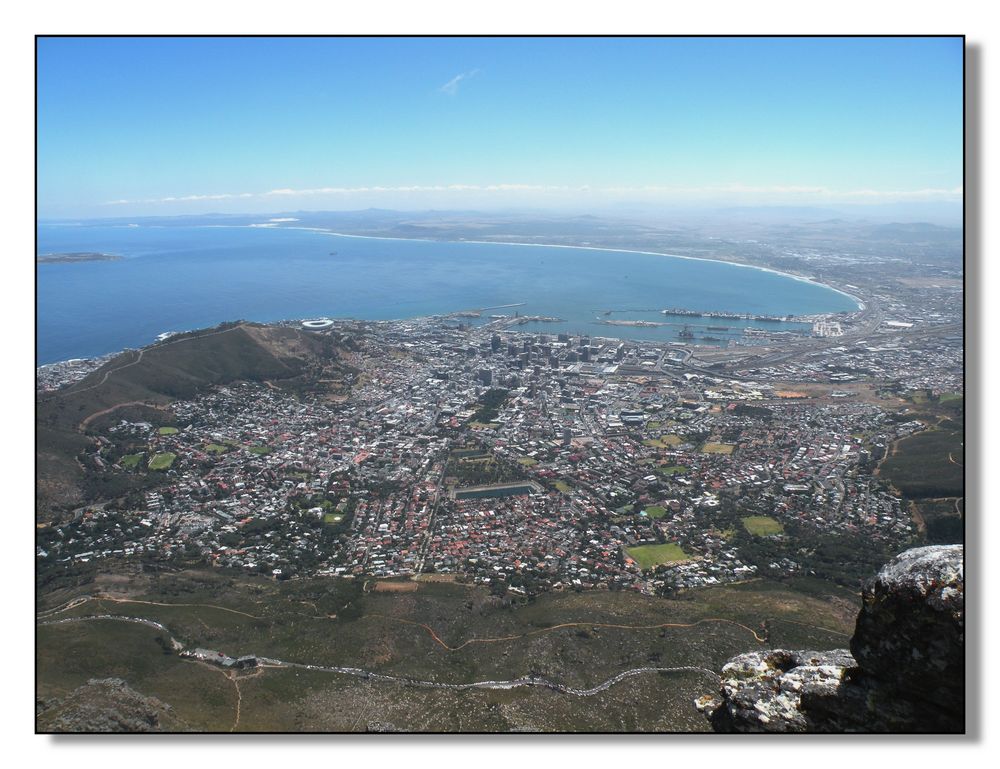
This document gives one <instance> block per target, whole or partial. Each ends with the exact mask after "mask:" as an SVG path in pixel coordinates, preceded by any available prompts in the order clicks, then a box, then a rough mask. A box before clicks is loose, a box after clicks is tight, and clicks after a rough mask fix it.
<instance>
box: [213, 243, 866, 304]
mask: <svg viewBox="0 0 1000 769" xmlns="http://www.w3.org/2000/svg"><path fill="white" fill-rule="evenodd" d="M194 226H199V225H194ZM201 226H205V227H233V228H237V229H242V228H253V229H262V228H263V229H279V230H305V231H307V232H318V233H321V234H324V235H334V236H336V237H338V238H361V239H364V240H401V241H407V240H416V241H420V242H423V243H476V244H479V245H484V246H531V247H534V248H569V249H579V250H582V251H608V252H611V253H613V254H642V255H645V256H666V257H670V258H671V259H689V260H691V261H695V262H717V263H719V264H728V265H731V266H733V267H743V268H745V269H748V270H760V271H762V272H769V273H771V274H772V275H780V276H781V277H784V278H791V279H792V280H797V281H799V282H800V283H809V284H811V285H813V286H820V287H821V288H826V289H829V290H830V291H833V292H835V293H837V294H840V295H841V296H846V297H847V298H848V299H850V300H851V301H852V302H854V303H855V304H856V305H857V309H858V310H859V311H862V310H865V309H867V308H866V305H865V303H864V301H863V300H861V299H859V298H858V297H856V296H855V295H854V294H852V293H850V292H848V291H845V290H843V289H842V288H837V287H836V286H831V285H830V284H829V283H821V282H820V281H818V280H813V279H812V278H809V277H806V276H805V275H796V274H794V273H791V272H783V271H782V270H776V269H774V268H773V267H762V266H760V265H757V264H747V263H746V262H731V261H728V260H726V259H709V258H708V257H705V256H684V255H683V254H668V253H665V252H663V251H642V250H639V249H635V248H608V247H607V246H571V245H568V244H565V243H522V242H519V241H514V240H467V239H465V238H462V239H460V240H445V239H442V238H400V237H393V236H392V235H355V234H353V233H349V232H336V231H334V230H329V229H326V228H325V227H273V226H267V227H264V226H263V225H260V224H208V225H201Z"/></svg>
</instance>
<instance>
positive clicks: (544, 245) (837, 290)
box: [36, 222, 866, 368]
mask: <svg viewBox="0 0 1000 769" xmlns="http://www.w3.org/2000/svg"><path fill="white" fill-rule="evenodd" d="M268 224H274V225H280V226H269V227H260V226H259V224H258V225H257V226H254V224H202V225H189V226H190V227H191V229H198V228H202V227H205V228H212V229H215V228H219V229H238V230H239V229H244V230H245V229H268V230H272V229H288V230H299V231H305V232H313V233H316V234H319V235H328V236H334V237H343V238H357V239H365V240H389V241H418V242H424V243H443V244H454V243H457V244H461V243H472V244H475V245H492V246H499V247H504V246H533V247H536V248H562V249H580V250H585V251H602V252H610V253H618V254H637V255H642V256H650V257H667V258H673V259H685V260H691V261H698V262H719V263H721V264H727V265H731V266H736V267H744V268H747V269H753V270H760V271H762V272H769V273H771V274H773V275H777V276H780V277H786V278H790V279H792V280H796V281H798V282H800V283H807V284H812V285H814V286H817V287H821V288H825V289H828V290H830V291H833V292H835V293H838V294H840V295H842V296H844V297H846V298H848V299H850V300H851V302H852V303H854V304H855V306H856V307H857V309H858V310H859V311H863V310H865V309H866V305H865V303H864V302H863V301H862V300H861V299H859V298H858V297H857V296H855V295H853V294H851V293H849V292H848V291H846V290H843V289H840V288H837V287H835V286H831V285H829V284H826V283H822V282H819V281H816V280H813V279H811V278H809V277H806V276H801V275H795V274H793V273H788V272H782V271H780V270H776V269H773V268H770V267H764V266H758V265H752V264H746V263H742V262H733V261H728V260H725V259H712V258H706V257H698V256H686V255H681V254H671V253H666V252H658V251H651V250H640V249H627V248H610V247H606V246H592V245H570V244H547V243H525V242H521V241H484V240H452V239H442V238H410V237H397V236H389V235H359V234H353V233H344V232H338V231H335V230H333V229H330V228H325V227H310V226H298V225H291V226H285V225H283V224H281V223H278V222H274V223H270V222H269V223H268ZM147 226H148V225H139V227H147ZM152 227H154V228H158V227H159V226H158V225H153V226H152ZM119 258H122V257H119ZM124 258H125V259H128V257H127V256H126V257H124ZM841 312H852V311H851V310H843V311H841ZM419 317H424V316H423V315H420V314H418V315H413V316H411V315H408V314H407V315H403V316H401V317H395V318H393V320H396V321H403V320H410V319H415V318H419ZM264 322H266V321H264ZM614 325H618V324H614ZM637 325H638V324H637ZM190 330H194V329H190ZM615 338H618V337H617V335H615ZM622 338H631V337H622ZM74 352H75V355H74V356H73V357H74V358H80V357H83V358H84V359H89V358H91V357H101V356H103V355H108V354H113V353H109V352H100V353H98V354H97V355H93V356H91V355H87V354H86V353H84V354H83V355H81V353H80V352H76V351H74ZM67 360H71V359H70V358H63V359H57V360H51V361H47V362H45V363H38V362H36V368H39V367H42V366H51V365H54V364H60V363H65V362H66V361H67Z"/></svg>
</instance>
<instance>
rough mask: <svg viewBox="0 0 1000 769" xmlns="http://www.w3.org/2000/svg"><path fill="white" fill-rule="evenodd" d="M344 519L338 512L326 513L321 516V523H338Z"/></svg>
mask: <svg viewBox="0 0 1000 769" xmlns="http://www.w3.org/2000/svg"><path fill="white" fill-rule="evenodd" d="M342 520H344V516H342V515H340V514H338V513H326V514H325V515H324V516H323V523H340V522H341V521H342Z"/></svg>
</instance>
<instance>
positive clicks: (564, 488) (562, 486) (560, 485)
mask: <svg viewBox="0 0 1000 769" xmlns="http://www.w3.org/2000/svg"><path fill="white" fill-rule="evenodd" d="M556 488H557V489H559V491H561V492H562V493H563V494H569V493H570V492H571V491H573V487H572V486H570V485H569V484H568V483H566V481H556Z"/></svg>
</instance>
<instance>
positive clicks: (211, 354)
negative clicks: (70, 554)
mask: <svg viewBox="0 0 1000 769" xmlns="http://www.w3.org/2000/svg"><path fill="white" fill-rule="evenodd" d="M350 344H351V343H350V340H347V339H345V338H343V337H339V336H336V337H335V336H327V335H315V334H308V333H305V332H302V331H300V330H298V329H296V328H291V327H282V326H264V325H260V324H253V323H244V322H237V323H225V324H222V325H220V326H218V327H216V328H212V329H204V330H200V331H195V332H190V333H187V334H183V335H177V336H174V337H171V338H169V339H168V340H166V341H164V342H160V343H157V344H154V345H150V346H149V347H144V348H142V349H141V350H129V351H127V352H124V353H122V354H121V355H119V356H117V357H115V358H113V359H112V360H111V361H109V362H108V363H106V364H105V365H104V366H102V367H101V368H99V369H97V370H96V371H94V372H93V373H92V374H90V375H89V376H87V377H85V378H84V379H82V380H81V381H79V382H77V383H75V384H73V385H71V386H70V387H67V388H65V389H63V390H59V391H57V392H55V393H46V394H44V395H41V396H39V398H38V400H37V402H36V405H37V410H36V431H37V432H36V435H37V463H38V464H37V470H36V475H37V477H36V481H37V484H36V518H37V519H39V520H49V519H50V518H52V517H53V516H57V515H58V514H59V513H60V512H61V511H65V510H67V509H69V508H72V507H73V506H74V505H78V504H80V503H81V502H83V501H84V500H85V498H86V497H87V494H85V490H84V483H85V481H86V480H87V478H86V473H85V471H84V468H83V467H82V466H81V465H80V463H79V462H78V460H77V457H78V455H79V454H80V453H81V452H83V451H85V450H86V448H87V447H88V445H90V438H89V437H88V434H89V433H91V432H92V431H93V430H94V428H95V427H96V426H98V425H100V424H101V423H102V421H104V420H106V419H113V420H117V419H120V418H122V417H123V416H125V415H130V416H132V417H133V418H135V417H136V415H141V416H142V417H143V418H145V419H149V420H150V421H160V420H164V418H165V417H168V416H169V408H168V407H169V405H170V403H172V402H173V401H175V400H178V399H184V398H190V397H192V396H194V395H195V394H196V393H198V392H199V391H201V390H203V389H204V388H206V387H209V386H211V385H220V384H226V383H229V382H234V381H240V380H247V381H273V382H277V383H280V384H281V386H283V387H295V386H297V385H302V384H304V383H306V382H307V381H312V380H314V379H316V378H318V377H319V376H320V375H322V376H325V377H328V376H331V375H332V376H338V375H342V374H343V373H344V372H345V371H346V370H347V368H348V367H346V366H344V365H343V363H341V361H340V357H341V351H342V350H343V349H344V348H345V347H347V346H349V345H350ZM91 496H92V495H91Z"/></svg>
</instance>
